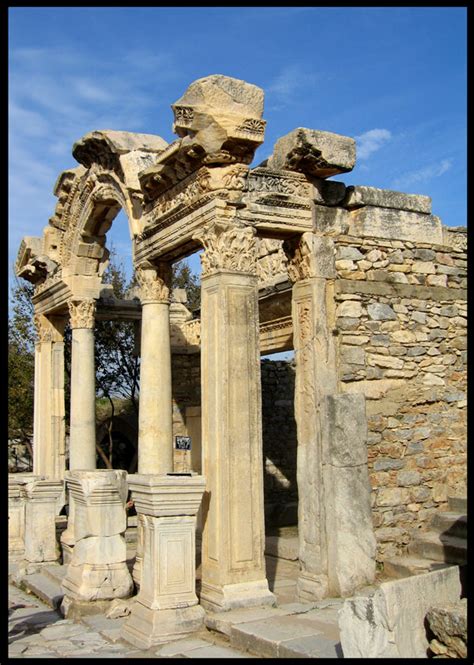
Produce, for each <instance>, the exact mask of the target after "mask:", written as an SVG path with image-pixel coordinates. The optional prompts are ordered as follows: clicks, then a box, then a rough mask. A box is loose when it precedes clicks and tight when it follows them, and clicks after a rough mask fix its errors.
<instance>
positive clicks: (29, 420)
mask: <svg viewBox="0 0 474 665" xmlns="http://www.w3.org/2000/svg"><path fill="white" fill-rule="evenodd" d="M32 295H33V285H32V284H30V283H29V282H23V281H22V282H21V283H20V281H19V280H18V279H17V278H16V277H15V285H14V287H13V289H12V295H11V305H12V308H11V310H12V314H11V316H10V317H9V320H8V441H9V448H10V452H11V453H12V456H13V457H15V455H16V454H17V451H20V456H21V457H23V455H22V454H21V451H22V450H23V449H26V458H27V459H28V458H29V459H28V461H29V468H32V463H33V450H32V443H33V401H34V370H35V347H34V343H35V329H34V324H33V304H32V302H31V296H32ZM12 470H14V468H12Z"/></svg>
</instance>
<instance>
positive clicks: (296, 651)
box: [278, 635, 343, 658]
mask: <svg viewBox="0 0 474 665" xmlns="http://www.w3.org/2000/svg"><path fill="white" fill-rule="evenodd" d="M278 657H279V658H343V655H342V649H341V643H340V642H339V640H337V641H335V640H330V639H327V638H326V637H324V636H323V635H309V636H308V637H298V638H296V639H293V640H288V641H285V642H282V644H280V647H279V649H278Z"/></svg>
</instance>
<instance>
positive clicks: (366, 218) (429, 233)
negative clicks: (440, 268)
mask: <svg viewBox="0 0 474 665" xmlns="http://www.w3.org/2000/svg"><path fill="white" fill-rule="evenodd" d="M349 224H350V229H351V233H353V234H354V235H357V236H364V237H367V236H371V237H375V238H391V239H393V240H411V241H414V242H432V243H438V244H442V242H443V233H442V226H441V221H440V219H439V217H436V216H435V215H426V214H422V213H419V212H408V211H406V210H394V209H391V208H381V207H376V206H372V205H370V206H369V205H367V206H364V207H362V208H357V209H355V210H353V211H352V212H351V213H350V216H349Z"/></svg>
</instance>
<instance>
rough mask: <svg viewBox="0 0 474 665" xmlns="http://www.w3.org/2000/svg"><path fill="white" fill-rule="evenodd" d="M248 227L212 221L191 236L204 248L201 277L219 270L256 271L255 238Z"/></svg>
mask: <svg viewBox="0 0 474 665" xmlns="http://www.w3.org/2000/svg"><path fill="white" fill-rule="evenodd" d="M255 233H256V231H255V229H254V228H252V227H251V226H243V225H242V226H236V225H235V224H228V223H226V222H213V223H212V224H210V225H209V226H207V227H205V228H203V229H200V230H199V231H198V232H197V233H196V234H195V235H194V236H193V239H194V240H197V241H198V242H200V243H201V245H202V246H203V247H204V250H205V251H204V252H203V253H202V254H201V266H202V277H207V276H209V275H211V274H212V273H215V272H219V271H231V272H243V273H251V274H256V272H257V241H256V238H255Z"/></svg>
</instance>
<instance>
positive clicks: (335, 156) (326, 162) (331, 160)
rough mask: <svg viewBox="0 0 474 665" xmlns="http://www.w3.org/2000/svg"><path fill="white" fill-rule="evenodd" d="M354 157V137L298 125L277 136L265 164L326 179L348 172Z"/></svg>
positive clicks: (351, 167)
mask: <svg viewBox="0 0 474 665" xmlns="http://www.w3.org/2000/svg"><path fill="white" fill-rule="evenodd" d="M355 159H356V150H355V141H354V139H352V138H349V137H348V136H341V135H340V134H333V133H332V132H322V131H319V130H316V129H305V128H303V127H298V128H297V129H293V130H292V131H291V132H290V133H289V134H286V135H285V136H282V137H281V138H280V139H278V141H277V142H276V144H275V146H274V148H273V154H272V155H271V157H269V159H268V166H269V168H274V169H287V170H289V171H301V172H302V173H308V174H310V175H314V176H317V177H319V178H328V177H329V176H333V175H336V174H338V173H346V172H347V171H351V170H352V169H353V168H354V164H355Z"/></svg>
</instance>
